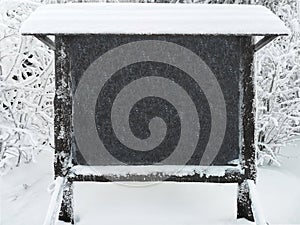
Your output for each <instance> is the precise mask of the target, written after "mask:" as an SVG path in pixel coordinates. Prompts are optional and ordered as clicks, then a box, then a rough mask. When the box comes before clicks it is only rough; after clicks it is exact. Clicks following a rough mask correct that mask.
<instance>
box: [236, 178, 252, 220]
mask: <svg viewBox="0 0 300 225" xmlns="http://www.w3.org/2000/svg"><path fill="white" fill-rule="evenodd" d="M237 218H238V219H239V218H245V219H247V220H250V221H252V222H254V216H253V211H252V208H251V199H250V194H249V186H248V183H247V181H246V180H244V181H243V182H242V183H239V185H238V197H237Z"/></svg>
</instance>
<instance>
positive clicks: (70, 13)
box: [21, 3, 289, 36]
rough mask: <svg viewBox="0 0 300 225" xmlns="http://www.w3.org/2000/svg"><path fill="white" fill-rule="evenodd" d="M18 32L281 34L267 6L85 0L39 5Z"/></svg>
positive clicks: (280, 25) (283, 30) (279, 23)
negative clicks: (87, 0) (97, 0)
mask: <svg viewBox="0 0 300 225" xmlns="http://www.w3.org/2000/svg"><path fill="white" fill-rule="evenodd" d="M21 33H22V34H201V35H219V34H224V35H251V36H253V35H261V36H264V35H287V34H288V33H289V30H288V29H287V28H286V27H285V25H284V23H283V22H282V21H281V20H280V19H279V18H278V17H277V16H275V15H274V14H273V13H272V12H271V11H270V10H268V9H267V8H265V7H263V6H253V5H206V4H137V3H122V4H115V3H105V4H101V3H89V4H63V5H61V4H58V5H46V6H41V7H39V8H38V9H37V10H36V11H35V12H34V13H32V15H31V16H30V17H29V19H28V20H27V21H25V22H24V23H23V25H22V28H21Z"/></svg>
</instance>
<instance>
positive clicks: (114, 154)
mask: <svg viewBox="0 0 300 225" xmlns="http://www.w3.org/2000/svg"><path fill="white" fill-rule="evenodd" d="M63 38H64V40H65V43H67V45H68V48H69V51H70V66H71V76H72V86H73V87H72V90H73V95H74V96H76V94H78V93H79V92H76V91H78V89H79V88H78V87H79V86H78V85H79V83H80V82H81V80H83V79H81V78H82V77H83V75H84V74H86V73H87V72H85V71H86V70H88V68H89V67H90V65H91V64H92V63H93V62H94V70H91V71H93V72H94V73H95V74H94V75H92V77H93V76H94V77H97V76H102V77H105V76H108V75H107V74H106V72H105V71H106V69H103V67H101V66H99V67H98V68H97V66H98V65H99V61H97V62H98V64H97V63H96V64H95V61H96V60H97V59H99V57H100V56H103V54H104V53H109V51H110V50H111V49H114V48H116V47H118V46H122V45H124V44H127V43H132V42H137V41H143V40H157V41H164V42H168V43H175V44H177V45H178V46H181V47H184V48H185V49H189V50H190V51H192V52H193V53H195V54H196V55H198V56H199V57H200V58H201V59H202V60H203V61H204V62H205V63H206V65H207V66H208V67H209V68H210V70H211V71H212V73H213V74H214V76H215V77H216V79H217V81H218V84H219V86H220V88H221V90H222V93H223V96H224V99H225V103H226V112H225V113H226V115H223V116H224V117H225V118H226V121H227V122H226V131H225V136H224V139H223V142H222V144H221V148H220V149H218V154H217V155H216V157H213V158H209V157H208V158H205V159H204V160H202V161H201V159H202V157H203V154H204V151H205V149H206V146H207V143H208V142H209V138H210V134H211V129H212V121H211V120H212V112H211V108H210V105H209V103H208V102H209V101H208V99H207V96H206V95H205V91H203V90H202V88H201V87H200V86H201V85H202V84H199V82H198V83H197V82H196V81H195V79H193V78H192V77H191V76H189V74H187V73H186V72H184V71H183V70H181V69H180V68H178V67H176V66H174V65H170V64H166V63H162V62H159V60H158V61H144V62H137V63H134V64H131V65H128V66H126V67H123V68H121V69H119V70H117V71H116V72H115V73H114V74H113V75H112V76H108V77H109V79H107V80H106V81H105V84H104V85H102V84H101V85H100V84H98V83H97V82H98V81H95V82H93V81H91V82H90V86H93V87H88V86H86V88H85V89H80V90H81V91H82V90H84V92H85V93H84V94H82V95H81V96H85V99H84V98H83V100H82V99H81V102H79V103H78V101H77V100H76V98H75V100H73V101H74V102H73V105H74V107H73V110H74V111H75V114H76V112H77V111H79V109H78V108H80V110H81V114H80V116H75V120H76V119H78V118H80V119H78V120H80V121H73V125H74V127H73V129H74V131H75V132H74V135H73V146H72V149H73V153H72V154H73V161H74V163H75V164H80V165H121V164H129V165H151V164H163V165H165V164H173V165H185V164H189V165H199V163H200V161H201V165H202V164H203V165H207V164H211V165H227V164H228V162H230V161H232V160H234V159H237V158H238V157H239V152H240V150H239V149H240V146H239V137H240V134H239V127H240V124H239V123H240V113H239V112H240V97H239V95H240V94H239V83H240V79H241V78H240V67H241V63H240V58H241V57H240V56H241V54H242V51H243V49H242V46H241V39H242V38H243V37H235V36H193V35H176V36H175V35H77V36H64V37H63ZM161 51H162V55H163V54H165V51H166V49H163V48H162V49H161ZM119 53H120V57H121V58H122V54H123V52H122V51H119ZM171 53H172V52H170V58H172V57H173V56H172V54H171ZM124 54H125V53H124ZM142 54H147V52H144V53H142ZM125 55H126V54H125ZM129 57H131V56H129ZM185 60H188V59H186V58H185ZM129 61H130V60H129ZM115 63H118V60H115V61H114V60H112V62H111V64H112V65H108V67H109V66H112V67H113V66H114V65H115ZM100 64H101V63H100ZM101 65H102V64H101ZM95 68H97V69H95ZM104 70H105V71H104ZM88 71H89V70H88ZM89 73H90V72H89ZM84 76H86V75H84ZM145 84H146V86H147V85H148V87H143V86H141V85H145ZM130 85H131V86H130ZM160 85H161V86H160ZM157 86H159V87H157ZM126 87H127V88H126ZM128 87H129V88H128ZM170 87H176V88H177V89H180V88H181V89H183V90H184V91H183V92H176V91H174V90H173V91H172V89H171V88H170ZM206 88H207V85H206ZM97 89H98V90H97ZM128 89H129V90H128ZM208 89H209V87H208ZM126 90H127V91H126ZM153 91H154V92H155V91H157V92H159V94H157V96H156V95H154V94H153V95H152V94H150V95H149V96H147V97H146V96H144V97H143V98H141V99H139V96H140V95H143V94H145V95H147V93H152V92H153ZM120 92H122V93H127V94H128V96H130V100H128V101H127V99H126V98H123V99H122V96H121V97H120V95H119V93H120ZM166 92H168V93H167V94H166ZM169 92H170V93H169ZM182 93H185V94H186V95H187V96H185V97H182ZM93 95H96V102H95V105H94V106H93V110H91V109H89V108H88V107H87V108H85V106H84V105H85V104H86V102H89V100H90V99H91V98H93ZM164 95H168V96H170V99H173V100H170V101H169V100H168V99H165V98H163V97H162V96H164ZM94 98H95V97H94ZM116 99H117V100H118V101H119V104H121V105H122V104H123V106H124V107H125V108H126V107H129V108H130V112H129V115H128V116H129V121H128V119H127V121H125V123H124V124H125V125H126V123H127V125H128V127H129V128H130V133H131V136H130V138H128V139H126V137H123V136H122V131H123V133H124V134H125V136H126V134H127V133H128V130H127V133H126V128H124V124H123V122H124V120H122V116H123V115H121V114H122V113H124V112H122V111H120V108H118V107H116V109H117V111H116V110H115V111H116V112H114V113H112V107H113V106H114V103H115V101H116ZM134 99H138V101H136V102H134V103H133V102H131V101H133V100H134ZM174 99H175V104H176V105H177V106H178V107H179V108H180V107H182V108H187V109H189V108H191V111H193V107H190V106H189V104H188V103H189V102H188V101H187V100H186V99H190V100H191V101H192V102H193V104H194V107H195V109H196V112H197V119H198V120H199V124H200V127H199V129H200V130H199V132H198V134H196V135H197V137H198V140H197V143H196V145H195V149H191V148H192V147H191V146H194V145H193V144H191V143H192V142H193V140H194V139H193V140H192V138H191V142H189V141H188V140H189V137H188V136H189V135H190V136H195V134H194V133H195V132H193V131H194V130H195V127H196V128H197V126H196V125H195V124H193V121H189V123H190V124H191V127H190V129H187V128H186V125H184V124H183V123H182V122H181V118H180V115H182V114H184V113H186V112H184V113H183V112H180V111H179V112H178V110H177V109H176V107H177V106H174ZM217 107H218V106H217ZM121 108H122V107H121ZM85 109H86V110H85ZM76 110H77V111H76ZM118 110H119V111H118ZM125 111H126V110H125ZM118 113H119V114H120V115H118ZM188 113H190V112H188ZM91 115H92V117H93V122H94V124H95V125H93V126H92V125H91V124H89V123H88V122H87V119H86V118H88V117H91ZM187 115H189V114H187ZM111 117H113V118H117V120H119V122H118V123H117V124H113V122H112V120H113V119H112V118H111ZM157 117H159V118H160V119H157ZM187 117H189V116H187ZM153 118H154V120H155V121H153ZM191 118H193V117H191ZM162 120H163V121H164V123H163V122H162ZM190 120H191V119H190ZM122 121H123V122H122ZM150 121H151V122H150ZM195 121H196V120H195ZM149 122H150V127H151V126H152V127H151V128H153V129H154V130H155V129H160V130H158V132H156V133H155V134H154V133H151V132H150V130H149ZM191 122H192V123H191ZM195 123H196V122H195ZM114 126H115V127H114ZM93 127H94V128H93ZM116 127H117V130H118V132H119V134H118V135H116V133H115V130H114V128H116ZM183 127H185V128H184V129H185V130H183ZM91 130H93V131H91ZM182 130H183V131H182ZM95 131H96V136H97V137H96V138H95V137H94V136H95ZM90 132H91V133H90ZM182 132H185V133H186V135H185V136H186V137H185V139H184V141H183V142H180V141H179V139H180V137H181V135H182ZM92 133H93V134H92ZM196 133H197V132H196ZM164 135H165V136H164ZM120 137H121V139H122V138H123V140H119V139H120ZM163 137H164V138H163ZM151 138H152V139H151ZM96 139H97V140H96ZM147 139H148V140H150V141H148V142H147ZM132 140H133V141H132ZM134 140H135V141H134ZM138 140H142V141H141V143H139V142H138ZM143 141H144V142H143ZM79 142H80V143H79ZM96 142H97V143H99V142H101V143H102V144H103V145H102V147H100V148H99V144H98V145H97V144H95V143H96ZM128 143H129V145H131V146H127V145H128ZM136 143H137V144H136ZM179 143H181V145H183V146H181V148H180V149H181V152H180V153H178V154H177V157H175V158H174V159H172V160H168V158H170V156H171V155H172V154H173V152H174V151H175V149H176V148H177V147H178V145H179ZM126 144H127V145H126ZM135 144H136V145H135ZM85 146H87V147H85ZM140 148H144V149H140ZM186 155H188V157H186Z"/></svg>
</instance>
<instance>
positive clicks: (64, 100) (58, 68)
mask: <svg viewBox="0 0 300 225" xmlns="http://www.w3.org/2000/svg"><path fill="white" fill-rule="evenodd" d="M55 43H56V47H57V48H56V51H55V61H56V63H55V98H54V114H55V117H54V134H55V138H54V140H55V159H54V172H55V178H56V177H66V176H67V175H68V170H69V168H70V167H71V163H70V155H71V144H72V86H71V74H70V58H69V50H68V49H67V45H66V43H65V38H63V37H61V36H56V38H55ZM72 194H73V193H72V184H71V183H67V185H66V187H65V189H64V194H63V202H62V205H61V211H60V213H59V219H60V220H63V221H65V222H72V219H73V218H72V217H73V212H72Z"/></svg>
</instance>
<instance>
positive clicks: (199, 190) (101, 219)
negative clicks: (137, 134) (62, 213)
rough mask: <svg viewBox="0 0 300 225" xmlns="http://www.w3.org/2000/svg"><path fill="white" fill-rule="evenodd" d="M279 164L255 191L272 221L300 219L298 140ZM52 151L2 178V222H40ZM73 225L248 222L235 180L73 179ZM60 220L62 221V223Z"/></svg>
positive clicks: (265, 174)
mask: <svg viewBox="0 0 300 225" xmlns="http://www.w3.org/2000/svg"><path fill="white" fill-rule="evenodd" d="M282 152H283V154H285V155H288V156H289V158H286V157H283V156H282V157H280V159H281V162H282V167H281V168H277V167H265V168H259V177H258V193H259V195H260V200H261V203H262V206H263V210H264V212H265V217H266V219H267V221H268V222H269V223H270V224H300V213H299V212H300V188H299V187H300V141H298V142H296V143H295V144H294V145H290V146H288V147H286V148H285V149H283V150H282ZM51 157H52V153H51V152H43V153H41V154H40V155H38V156H37V163H35V164H29V165H22V166H21V167H20V168H17V169H15V170H14V171H13V172H12V173H10V174H9V175H6V176H4V177H1V178H0V182H1V186H0V192H1V197H0V200H1V203H0V204H1V207H0V209H1V214H0V216H1V217H0V218H1V220H0V224H1V225H24V224H25V225H27V224H28V225H29V224H30V225H41V224H42V223H43V219H44V217H45V215H46V211H47V207H48V203H49V201H50V195H49V194H48V192H47V187H48V185H49V184H50V183H51V181H52V176H53V172H52V161H51V160H49V159H51ZM75 213H76V221H77V223H76V224H77V225H91V224H92V225H93V224H104V225H113V224H126V225H127V224H130V225H135V224H139V225H140V224H143V225H145V224H149V225H150V224H164V225H165V224H172V225H177V224H178V225H179V224H180V225H190V224H228V225H229V224H251V223H249V222H248V221H246V220H235V217H236V185H232V184H230V185H219V184H202V183H197V184H178V183H158V184H147V185H145V184H144V185H140V184H134V185H126V184H116V183H110V184H100V183H77V184H75ZM62 224H64V223H60V225H62Z"/></svg>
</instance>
